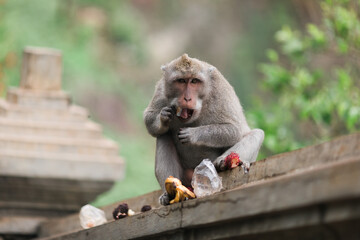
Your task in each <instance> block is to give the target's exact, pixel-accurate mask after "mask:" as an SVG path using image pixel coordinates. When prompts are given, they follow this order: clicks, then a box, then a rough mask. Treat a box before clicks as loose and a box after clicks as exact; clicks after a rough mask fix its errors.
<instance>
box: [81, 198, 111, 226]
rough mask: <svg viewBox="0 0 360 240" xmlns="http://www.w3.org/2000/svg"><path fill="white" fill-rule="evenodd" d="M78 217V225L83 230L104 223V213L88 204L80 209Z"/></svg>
mask: <svg viewBox="0 0 360 240" xmlns="http://www.w3.org/2000/svg"><path fill="white" fill-rule="evenodd" d="M79 217H80V225H81V226H82V227H83V228H85V229H88V228H91V227H95V226H98V225H101V224H104V223H106V218H105V212H104V211H103V210H101V209H98V208H96V207H94V206H91V205H90V204H86V205H85V206H83V207H82V208H81V210H80V214H79Z"/></svg>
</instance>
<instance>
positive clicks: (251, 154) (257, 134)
mask: <svg viewBox="0 0 360 240" xmlns="http://www.w3.org/2000/svg"><path fill="white" fill-rule="evenodd" d="M263 140H264V131H263V130H261V129H253V130H251V131H250V132H248V133H247V134H246V135H245V136H244V137H243V138H242V139H241V140H240V141H239V142H238V143H236V144H235V145H234V146H233V147H231V148H229V149H228V150H226V151H225V152H224V153H223V154H222V155H221V156H220V157H218V158H217V159H216V160H215V161H214V162H213V163H214V166H215V167H216V169H218V170H220V171H223V170H225V164H224V159H225V157H226V156H227V155H229V154H230V153H231V152H235V153H237V154H239V157H240V160H241V161H243V162H249V163H252V162H255V161H256V158H257V155H258V153H259V150H260V147H261V144H262V142H263Z"/></svg>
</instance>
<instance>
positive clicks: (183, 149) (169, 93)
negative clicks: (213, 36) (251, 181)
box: [144, 55, 264, 204]
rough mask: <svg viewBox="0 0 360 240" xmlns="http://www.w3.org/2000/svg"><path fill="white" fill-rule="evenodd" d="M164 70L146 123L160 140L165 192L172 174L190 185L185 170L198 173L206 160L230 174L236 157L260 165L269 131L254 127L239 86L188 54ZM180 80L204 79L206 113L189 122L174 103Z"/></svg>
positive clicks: (159, 171) (159, 169) (158, 169)
mask: <svg viewBox="0 0 360 240" xmlns="http://www.w3.org/2000/svg"><path fill="white" fill-rule="evenodd" d="M162 70H163V72H164V74H163V77H162V78H161V79H160V80H159V82H158V83H157V84H156V88H155V93H154V96H153V98H152V100H151V102H150V104H149V106H148V107H147V108H146V110H145V111H144V121H145V125H146V127H147V130H148V132H149V133H150V134H151V135H152V136H154V137H156V138H157V141H156V157H155V159H156V161H155V175H156V177H157V180H158V182H159V184H160V186H161V187H162V189H163V190H164V191H165V188H164V182H165V179H166V178H167V177H169V176H170V175H172V176H174V177H177V178H179V179H180V180H181V181H182V182H183V184H184V185H190V182H191V179H188V178H186V176H185V174H184V171H185V169H194V168H195V167H196V166H197V165H198V164H200V162H201V161H202V160H203V159H205V158H208V159H210V160H211V161H212V162H213V163H214V165H215V167H216V168H217V169H218V170H219V171H221V170H223V169H224V164H223V163H224V161H223V160H224V158H225V157H226V156H227V155H228V154H229V153H230V152H236V153H238V154H239V156H240V159H241V160H243V161H248V162H254V161H255V160H256V157H257V154H258V152H259V149H260V147H261V144H262V142H263V139H264V132H263V131H262V130H261V129H254V130H251V129H250V128H249V126H248V124H247V122H246V119H245V116H244V113H243V109H242V107H241V104H240V101H239V99H238V97H237V96H236V94H235V91H234V89H233V87H232V86H231V85H230V84H229V82H228V81H227V80H226V79H225V78H224V77H223V76H222V74H221V73H220V72H219V71H218V70H217V69H216V68H215V67H213V66H211V65H210V64H208V63H205V62H202V61H200V60H198V59H195V58H190V57H188V56H187V55H183V56H181V57H179V58H177V59H175V60H173V61H172V62H170V63H168V64H166V65H164V66H163V67H162ZM176 78H189V79H190V78H199V79H202V80H203V85H202V88H201V89H200V90H199V92H198V95H197V100H198V103H199V104H198V105H202V106H201V110H199V111H197V112H196V114H195V113H194V116H193V117H192V120H191V121H189V122H185V123H184V122H182V121H180V120H179V119H178V118H177V117H176V116H175V110H174V104H175V105H176V101H175V100H174V99H176V98H177V97H178V96H177V95H176V94H177V93H176V91H175V90H174V89H173V86H172V84H173V80H174V79H176ZM200 103H202V104H200ZM166 197H167V195H166V194H164V195H162V196H161V197H160V202H161V204H166V203H167V202H168V201H167V200H168V199H165V198H166Z"/></svg>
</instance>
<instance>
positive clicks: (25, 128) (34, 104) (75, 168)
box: [0, 47, 125, 235]
mask: <svg viewBox="0 0 360 240" xmlns="http://www.w3.org/2000/svg"><path fill="white" fill-rule="evenodd" d="M61 58H62V57H61V52H60V51H57V50H54V49H47V48H35V47H28V48H26V49H25V51H24V55H23V64H22V70H21V71H22V72H21V83H20V87H19V88H12V89H9V91H8V93H7V98H6V100H5V99H0V235H1V234H30V235H31V233H33V232H35V231H36V228H37V226H38V224H39V222H41V221H42V220H44V219H45V217H46V218H49V217H50V218H51V217H58V216H62V215H66V214H68V213H73V212H77V211H78V210H79V208H80V207H81V206H82V205H84V204H86V203H88V202H89V201H91V200H93V199H94V198H95V197H96V196H97V195H98V194H100V193H102V192H104V191H106V190H108V189H109V188H110V187H111V186H112V185H113V183H114V181H116V180H119V179H122V178H123V176H124V169H125V168H124V162H123V160H122V159H121V158H120V157H119V156H118V146H117V144H116V143H115V142H113V141H111V140H109V139H106V138H104V137H103V136H102V129H101V126H100V125H99V124H96V123H94V122H92V121H91V120H89V114H88V112H87V110H86V109H84V108H82V107H80V106H76V105H73V104H72V103H71V99H70V96H69V95H68V94H67V93H65V92H63V91H62V90H61V72H62V63H61Z"/></svg>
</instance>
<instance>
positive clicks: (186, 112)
mask: <svg viewBox="0 0 360 240" xmlns="http://www.w3.org/2000/svg"><path fill="white" fill-rule="evenodd" d="M193 113H194V109H189V108H180V107H178V108H177V109H176V116H178V117H179V118H180V120H182V121H186V120H189V119H190V118H191V116H192V115H193Z"/></svg>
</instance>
